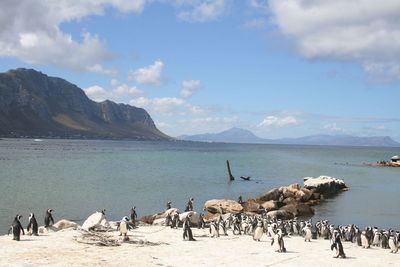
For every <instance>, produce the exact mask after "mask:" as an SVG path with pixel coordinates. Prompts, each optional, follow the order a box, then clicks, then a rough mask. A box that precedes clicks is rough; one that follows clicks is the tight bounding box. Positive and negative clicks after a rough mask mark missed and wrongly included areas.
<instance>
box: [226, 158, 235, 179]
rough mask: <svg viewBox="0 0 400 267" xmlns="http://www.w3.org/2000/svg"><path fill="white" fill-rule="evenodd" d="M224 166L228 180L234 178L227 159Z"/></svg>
mask: <svg viewBox="0 0 400 267" xmlns="http://www.w3.org/2000/svg"><path fill="white" fill-rule="evenodd" d="M226 167H227V168H228V175H229V181H233V180H235V177H233V175H232V172H231V166H230V165H229V160H227V161H226Z"/></svg>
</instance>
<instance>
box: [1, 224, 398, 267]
mask: <svg viewBox="0 0 400 267" xmlns="http://www.w3.org/2000/svg"><path fill="white" fill-rule="evenodd" d="M193 231H194V236H195V238H196V239H197V241H196V242H189V241H182V229H178V230H176V229H170V228H165V227H161V226H160V227H157V226H142V227H140V228H137V229H135V230H133V231H130V233H129V235H130V239H131V240H136V241H137V240H142V241H149V242H154V243H157V244H156V245H140V244H127V243H124V244H122V245H121V246H118V247H99V246H94V245H87V244H82V243H78V242H77V241H75V240H74V237H76V236H79V235H80V233H79V232H78V231H75V230H64V231H60V232H57V233H49V234H46V235H41V236H39V237H34V236H22V238H21V241H20V242H16V241H13V240H11V239H12V236H1V237H0V266H43V265H52V266H123V265H128V266H185V267H188V266H191V267H192V266H252V267H255V266H295V265H297V266H400V252H399V253H397V254H391V253H389V250H383V249H381V248H371V249H361V248H360V247H357V246H356V245H355V244H351V243H347V242H346V243H344V250H345V253H346V255H347V256H348V258H347V259H336V258H333V257H332V256H333V252H332V251H330V249H329V247H330V245H329V241H326V240H313V241H312V242H311V243H305V242H304V241H303V239H302V238H300V237H287V238H285V244H286V248H287V250H288V252H287V253H277V252H274V249H273V247H271V245H270V240H269V238H267V237H266V236H265V235H264V236H263V237H262V239H261V241H260V242H256V241H253V239H252V237H251V236H234V235H232V234H230V235H229V236H221V237H220V238H218V239H213V238H210V237H208V236H207V234H208V232H207V230H198V229H193ZM229 233H231V232H229ZM114 235H117V232H115V233H114Z"/></svg>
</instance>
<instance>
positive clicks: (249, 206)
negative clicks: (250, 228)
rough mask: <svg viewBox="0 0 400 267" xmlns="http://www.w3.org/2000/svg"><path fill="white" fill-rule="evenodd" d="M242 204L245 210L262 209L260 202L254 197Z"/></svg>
mask: <svg viewBox="0 0 400 267" xmlns="http://www.w3.org/2000/svg"><path fill="white" fill-rule="evenodd" d="M242 206H243V210H244V211H245V212H258V211H259V210H260V204H258V203H257V202H256V201H255V200H254V199H249V200H247V201H246V202H245V203H244V204H243V205H242Z"/></svg>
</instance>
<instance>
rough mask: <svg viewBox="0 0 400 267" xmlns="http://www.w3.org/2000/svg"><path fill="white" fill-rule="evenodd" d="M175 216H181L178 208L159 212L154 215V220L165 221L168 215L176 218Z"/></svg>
mask: <svg viewBox="0 0 400 267" xmlns="http://www.w3.org/2000/svg"><path fill="white" fill-rule="evenodd" d="M175 214H179V210H178V209H177V208H170V209H168V210H166V211H163V212H159V213H157V214H154V215H153V220H157V219H165V218H166V217H167V216H168V215H170V216H171V217H172V216H174V215H175Z"/></svg>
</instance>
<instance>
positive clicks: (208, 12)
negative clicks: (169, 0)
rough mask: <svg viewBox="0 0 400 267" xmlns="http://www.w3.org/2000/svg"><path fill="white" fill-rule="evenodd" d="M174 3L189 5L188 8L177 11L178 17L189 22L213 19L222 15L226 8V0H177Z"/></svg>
mask: <svg viewBox="0 0 400 267" xmlns="http://www.w3.org/2000/svg"><path fill="white" fill-rule="evenodd" d="M176 3H177V4H178V5H180V6H189V9H186V10H184V11H180V12H179V13H178V18H180V19H181V20H184V21H189V22H206V21H211V20H215V19H217V18H218V17H220V16H221V15H223V14H224V12H225V11H226V8H227V1H226V0H198V1H196V0H183V1H182V0H178V1H176Z"/></svg>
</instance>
